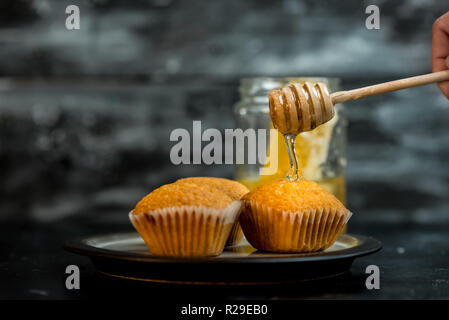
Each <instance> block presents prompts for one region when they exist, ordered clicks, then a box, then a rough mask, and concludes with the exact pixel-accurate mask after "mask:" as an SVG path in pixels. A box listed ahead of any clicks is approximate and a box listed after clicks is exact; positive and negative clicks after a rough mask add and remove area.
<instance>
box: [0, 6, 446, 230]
mask: <svg viewBox="0 0 449 320" xmlns="http://www.w3.org/2000/svg"><path fill="white" fill-rule="evenodd" d="M68 4H77V5H79V7H80V10H81V29H80V30H78V31H68V30H66V28H65V25H64V23H65V18H66V16H67V15H66V14H65V7H66V6H67V5H68ZM368 4H377V5H379V7H380V9H381V29H380V30H378V31H377V30H367V29H366V28H365V17H366V15H365V13H364V10H365V7H366V6H367V5H368ZM448 10H449V3H447V2H446V1H437V0H433V1H414V0H408V1H406V0H403V1H399V0H398V1H380V0H378V1H358V0H354V1H351V0H345V1H312V0H310V1H295V0H284V1H256V0H252V1H234V0H231V1H207V0H201V1H181V0H147V1H144V0H139V1H125V0H115V1H114V0H92V1H76V0H72V1H60V0H35V1H24V0H3V1H2V2H1V4H0V76H1V81H0V181H1V183H0V198H1V199H2V201H0V219H8V218H11V217H14V216H17V215H18V214H20V215H26V216H30V217H32V218H36V219H39V220H44V221H57V219H61V218H64V217H67V216H72V215H76V214H91V213H92V212H95V210H98V209H99V208H111V210H113V209H116V210H117V211H120V212H124V211H126V210H128V209H130V207H131V206H132V205H133V204H134V202H135V201H137V200H138V199H139V198H140V197H141V196H142V195H144V194H145V193H147V192H148V191H150V190H151V188H153V187H155V186H158V185H160V184H162V183H166V182H168V181H170V180H173V179H175V178H177V177H180V176H189V175H217V176H232V172H233V168H232V167H230V166H218V167H217V166H215V167H208V166H182V167H177V166H173V165H171V164H170V161H169V147H170V144H169V138H168V137H169V133H170V131H171V130H172V129H174V128H177V127H186V128H189V127H190V126H191V123H192V120H198V119H201V120H202V121H203V123H204V124H205V125H207V126H209V127H217V128H227V127H233V115H232V111H231V108H232V105H233V103H235V102H236V101H237V100H238V93H237V87H238V81H239V78H241V77H243V76H259V75H271V76H302V75H310V76H333V77H340V78H342V80H343V82H342V85H343V88H347V89H349V88H354V87H358V86H362V85H367V84H371V83H375V82H380V81H384V80H390V79H395V78H399V77H403V76H409V75H414V74H419V73H425V72H429V71H430V46H431V26H432V23H433V20H434V19H435V18H436V17H438V16H439V15H441V14H443V13H444V12H446V11H448ZM346 107H347V109H348V112H347V113H348V116H349V127H348V133H349V136H348V190H349V192H348V196H349V204H350V208H351V209H352V210H353V211H355V212H360V213H366V214H367V217H368V219H369V215H368V214H371V213H375V214H376V215H377V216H379V215H384V216H385V219H386V221H388V220H392V219H396V220H397V219H403V220H405V221H419V222H424V223H425V222H426V219H430V218H428V217H429V215H428V214H427V212H428V211H429V210H428V208H429V207H431V208H432V211H433V212H437V213H441V214H439V215H437V216H436V217H437V219H438V218H440V219H446V220H447V219H448V212H449V204H448V202H447V199H446V198H447V195H448V194H449V170H448V165H447V164H448V163H449V102H448V101H447V100H446V99H445V98H444V97H443V96H442V95H441V94H440V93H439V91H438V88H437V87H436V86H435V85H432V86H426V87H422V88H416V89H412V90H407V91H403V92H397V93H392V94H387V95H383V96H381V97H374V98H370V99H366V100H362V101H358V102H352V103H348V104H347V105H346ZM392 211H394V213H395V214H391V212H392ZM125 216H126V215H123V216H121V217H125ZM432 219H433V221H434V219H435V217H433V218H432Z"/></svg>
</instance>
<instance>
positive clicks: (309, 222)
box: [239, 201, 352, 252]
mask: <svg viewBox="0 0 449 320" xmlns="http://www.w3.org/2000/svg"><path fill="white" fill-rule="evenodd" d="M351 216H352V213H351V212H350V211H349V210H335V209H332V208H322V209H319V210H304V211H300V212H287V211H278V210H275V209H273V208H270V207H266V206H263V205H260V204H257V203H253V202H250V201H247V202H245V204H244V206H243V209H242V213H241V215H240V219H239V221H240V224H241V226H242V229H243V232H244V234H245V237H246V239H247V240H248V241H249V243H250V244H251V245H252V246H253V247H255V248H257V249H260V250H265V251H273V252H314V251H319V250H324V249H327V248H328V247H330V246H331V245H332V244H333V243H334V242H335V240H337V237H338V235H339V234H340V233H341V231H342V230H343V228H344V226H345V225H346V223H347V222H348V220H349V219H350V218H351Z"/></svg>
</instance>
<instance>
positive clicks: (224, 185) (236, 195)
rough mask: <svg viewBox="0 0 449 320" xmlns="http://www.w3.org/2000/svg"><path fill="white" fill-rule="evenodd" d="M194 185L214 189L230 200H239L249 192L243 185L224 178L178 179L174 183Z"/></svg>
mask: <svg viewBox="0 0 449 320" xmlns="http://www.w3.org/2000/svg"><path fill="white" fill-rule="evenodd" d="M180 182H181V183H185V182H188V183H194V184H198V185H208V186H211V187H214V188H216V189H218V190H220V191H222V192H224V193H225V194H227V195H228V196H229V197H230V198H231V199H232V200H240V199H241V198H242V197H243V196H244V195H245V194H247V193H248V192H249V189H248V188H247V187H245V186H244V185H243V184H241V183H239V182H237V181H233V180H229V179H225V178H213V177H192V178H184V179H179V180H178V181H176V183H180Z"/></svg>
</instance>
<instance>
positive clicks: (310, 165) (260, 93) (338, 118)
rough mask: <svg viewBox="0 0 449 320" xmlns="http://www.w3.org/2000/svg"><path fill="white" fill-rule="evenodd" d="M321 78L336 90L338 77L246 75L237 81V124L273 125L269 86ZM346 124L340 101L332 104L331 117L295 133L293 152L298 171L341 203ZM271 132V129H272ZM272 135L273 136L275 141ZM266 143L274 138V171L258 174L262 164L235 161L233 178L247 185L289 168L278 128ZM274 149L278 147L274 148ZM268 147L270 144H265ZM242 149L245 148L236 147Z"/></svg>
mask: <svg viewBox="0 0 449 320" xmlns="http://www.w3.org/2000/svg"><path fill="white" fill-rule="evenodd" d="M306 81H308V82H311V83H316V82H323V83H325V84H326V85H327V87H328V88H329V91H330V92H335V91H338V90H339V80H338V79H335V78H332V79H330V78H310V77H307V78H263V77H261V78H245V79H242V80H241V82H240V88H239V92H240V101H238V102H237V103H236V104H235V105H234V115H235V121H236V127H237V128H240V129H242V130H246V129H249V128H252V129H266V132H270V130H269V129H272V128H273V125H272V123H271V118H270V112H269V105H268V93H269V91H270V90H273V89H277V88H280V87H285V86H288V85H289V84H290V83H292V82H296V83H301V84H303V83H304V82H306ZM346 127H347V121H346V116H345V112H344V106H343V104H338V105H336V106H335V116H334V118H333V119H332V120H331V121H329V122H327V123H325V124H323V125H321V126H319V127H317V128H315V129H314V130H312V131H308V132H303V133H301V134H299V135H298V136H297V137H296V145H295V149H296V153H297V155H298V162H299V169H300V173H301V175H302V176H303V177H304V178H306V179H308V180H313V181H315V182H317V183H318V184H320V185H321V186H322V187H323V188H325V189H327V190H328V191H330V192H331V193H333V194H334V195H335V196H336V197H337V198H338V199H339V200H340V201H341V202H342V203H343V204H345V203H346V177H345V168H346ZM271 132H272V131H271ZM273 139H276V141H274V140H273ZM266 142H267V144H271V143H275V142H277V148H275V152H274V153H273V154H267V158H268V160H269V161H271V160H270V159H272V157H273V156H275V157H277V170H275V172H274V173H273V174H269V175H261V174H260V168H261V167H263V166H264V165H263V164H247V163H245V164H238V165H236V171H235V179H236V180H237V181H239V182H241V183H243V184H244V185H246V186H247V187H248V188H249V189H253V188H254V187H256V186H257V185H259V184H261V183H263V182H266V181H269V180H272V179H278V178H285V177H286V175H287V172H288V170H289V168H290V162H289V157H288V152H287V146H286V144H285V142H284V137H283V135H282V134H280V133H279V132H277V131H274V136H273V134H272V133H271V134H270V135H269V137H268V138H267V139H266ZM276 149H277V150H276ZM266 150H270V146H269V145H267V146H266ZM236 152H244V150H236Z"/></svg>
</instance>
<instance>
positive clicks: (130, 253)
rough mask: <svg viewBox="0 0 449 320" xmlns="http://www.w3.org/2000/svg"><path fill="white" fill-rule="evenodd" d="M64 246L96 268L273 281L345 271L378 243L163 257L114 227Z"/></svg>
mask: <svg viewBox="0 0 449 320" xmlns="http://www.w3.org/2000/svg"><path fill="white" fill-rule="evenodd" d="M64 248H65V249H66V250H68V251H70V252H73V253H77V254H81V255H85V256H88V257H89V258H90V259H91V260H92V262H93V264H94V265H95V267H96V268H97V271H98V272H99V273H100V274H103V275H106V276H110V277H115V278H122V279H129V280H139V281H149V282H159V283H177V284H230V285H236V284H241V285H248V284H274V283H288V282H298V281H305V280H313V279H322V278H327V277H332V276H336V275H339V274H342V273H345V272H346V271H348V270H349V268H350V267H351V265H352V262H353V261H354V259H355V258H357V257H361V256H365V255H368V254H372V253H374V252H377V251H379V250H380V249H381V248H382V244H381V243H380V242H379V241H377V240H375V239H373V238H369V237H364V236H358V235H350V234H342V235H340V236H339V237H338V239H337V241H336V242H335V243H334V245H333V246H332V247H330V248H328V249H326V250H325V251H322V252H315V253H305V254H304V253H302V254H299V253H295V254H285V253H270V252H261V251H258V250H256V249H254V248H253V247H252V246H251V245H250V244H249V243H248V242H246V241H243V242H242V243H241V244H239V245H236V246H233V247H227V248H226V249H225V250H224V252H223V253H222V254H221V255H220V256H218V257H205V258H167V257H157V256H154V255H152V254H151V253H150V252H149V251H148V249H147V247H146V246H145V243H144V242H143V240H142V238H141V237H140V236H139V234H137V233H118V234H111V235H105V236H98V237H90V238H86V239H83V240H80V241H72V242H68V243H66V244H65V245H64Z"/></svg>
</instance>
